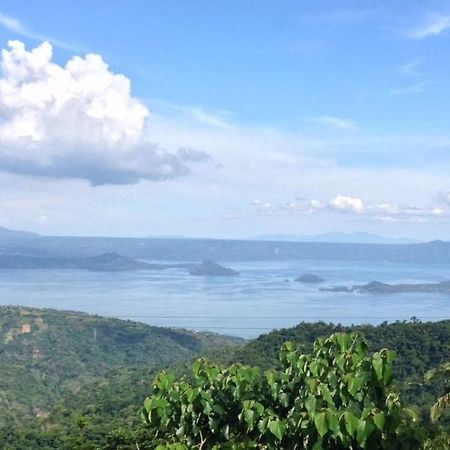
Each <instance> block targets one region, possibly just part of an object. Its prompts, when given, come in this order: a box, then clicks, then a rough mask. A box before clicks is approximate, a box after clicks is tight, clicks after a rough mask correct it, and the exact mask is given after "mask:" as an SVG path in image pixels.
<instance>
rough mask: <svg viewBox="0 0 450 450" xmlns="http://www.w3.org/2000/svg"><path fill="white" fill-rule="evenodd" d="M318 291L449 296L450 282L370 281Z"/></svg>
mask: <svg viewBox="0 0 450 450" xmlns="http://www.w3.org/2000/svg"><path fill="white" fill-rule="evenodd" d="M319 290H320V291H326V292H359V293H369V294H405V293H413V292H414V293H424V294H450V281H441V282H439V283H404V284H387V283H382V282H381V281H371V282H370V283H367V284H361V285H354V286H331V287H324V288H320V289H319Z"/></svg>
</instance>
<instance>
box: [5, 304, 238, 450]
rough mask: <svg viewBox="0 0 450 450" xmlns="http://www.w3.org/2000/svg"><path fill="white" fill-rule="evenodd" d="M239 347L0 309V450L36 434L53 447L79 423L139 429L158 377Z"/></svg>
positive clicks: (80, 317)
mask: <svg viewBox="0 0 450 450" xmlns="http://www.w3.org/2000/svg"><path fill="white" fill-rule="evenodd" d="M239 342H240V341H239V340H238V339H233V338H226V337H222V336H219V335H216V334H212V333H194V332H189V331H185V330H180V329H168V328H157V327H152V326H149V325H146V324H142V323H136V322H131V321H124V320H118V319H108V318H102V317H97V316H91V315H88V314H83V313H75V312H67V311H55V310H49V309H30V308H18V307H0V427H1V429H0V448H4V447H5V445H6V442H8V441H9V442H11V443H12V442H15V441H17V439H18V434H21V435H24V434H26V433H32V434H33V433H35V432H37V430H40V431H42V430H43V431H45V433H47V432H48V433H47V434H48V436H47V437H48V439H49V442H53V440H54V437H55V436H57V435H58V434H59V435H62V434H65V433H66V431H67V432H69V433H70V432H73V431H74V430H75V429H76V427H75V421H76V417H77V416H78V415H83V416H89V417H93V418H94V419H93V424H92V427H91V428H92V429H94V430H95V428H96V424H99V425H100V424H103V425H104V424H105V423H110V421H112V422H114V423H115V424H117V425H123V424H127V423H136V422H137V421H138V419H137V416H136V405H138V404H140V402H141V401H142V399H143V398H144V397H145V395H146V394H147V393H148V391H149V389H150V386H151V383H152V380H153V377H154V374H155V372H156V371H157V370H158V369H162V368H165V367H169V366H173V365H176V364H181V363H183V362H185V361H190V360H192V358H193V357H196V356H198V355H201V354H204V353H205V352H208V351H211V350H214V349H216V348H224V347H227V346H228V345H231V344H233V345H234V344H238V343H239ZM2 431H3V433H2ZM45 433H44V434H45ZM41 437H42V436H41ZM2 438H3V442H2ZM11 445H12V444H11ZM17 445H18V444H17ZM23 445H25V444H23ZM49 445H50V447H48V448H58V445H59V444H55V447H52V446H51V445H53V444H49ZM10 448H24V447H20V446H18V447H15V446H12V447H10ZM36 448H47V447H45V444H44V443H41V446H39V447H36Z"/></svg>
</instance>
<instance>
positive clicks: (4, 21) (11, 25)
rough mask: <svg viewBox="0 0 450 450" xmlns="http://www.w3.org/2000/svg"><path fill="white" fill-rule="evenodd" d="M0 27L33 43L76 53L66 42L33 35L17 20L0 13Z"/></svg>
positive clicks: (37, 34)
mask: <svg viewBox="0 0 450 450" xmlns="http://www.w3.org/2000/svg"><path fill="white" fill-rule="evenodd" d="M0 26H2V27H3V28H6V29H7V30H9V31H12V32H13V33H16V34H18V35H19V36H23V37H27V38H30V39H33V40H35V41H40V42H42V41H49V42H51V43H52V44H53V45H55V46H56V47H60V48H63V49H65V50H71V51H77V48H76V47H74V46H73V45H70V44H67V43H66V42H62V41H60V40H58V39H54V38H51V37H49V36H45V35H42V34H39V33H35V32H33V31H31V30H29V29H28V28H27V27H26V26H25V25H24V24H23V23H22V22H21V21H20V20H19V19H17V18H15V17H11V16H7V15H6V14H3V13H1V12H0Z"/></svg>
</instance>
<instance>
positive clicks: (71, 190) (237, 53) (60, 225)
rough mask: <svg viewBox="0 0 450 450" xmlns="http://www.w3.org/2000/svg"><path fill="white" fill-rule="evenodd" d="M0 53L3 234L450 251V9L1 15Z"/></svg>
mask: <svg viewBox="0 0 450 450" xmlns="http://www.w3.org/2000/svg"><path fill="white" fill-rule="evenodd" d="M10 40H16V41H20V42H21V43H23V44H24V45H25V47H23V46H22V47H21V46H20V45H19V44H17V43H16V44H13V45H12V46H11V45H10V44H8V41H10ZM45 41H49V42H50V43H51V45H52V47H51V48H50V47H47V46H46V44H44V46H42V44H43V42H45ZM0 44H1V48H3V49H5V51H6V52H7V54H4V55H3V74H2V81H1V82H0V170H1V172H0V183H1V185H2V194H1V197H0V206H1V207H2V210H3V211H4V213H3V215H2V217H0V219H1V222H0V225H4V226H9V227H13V228H24V229H30V230H36V231H40V232H42V233H51V234H80V235H133V236H146V235H160V234H182V235H190V236H198V235H200V236H215V237H245V236H252V235H255V234H270V233H274V234H283V233H286V234H311V233H321V232H330V231H346V232H352V231H370V232H377V233H381V234H386V235H389V236H400V235H403V236H409V237H416V238H420V239H433V238H444V239H445V238H447V237H448V234H449V231H450V178H449V176H448V173H449V169H450V151H449V150H450V131H449V127H448V124H449V119H450V117H449V116H450V109H449V108H448V105H449V104H450V86H449V84H450V76H449V75H450V60H449V58H448V52H449V49H450V2H448V1H439V2H437V1H435V2H427V1H416V2H415V1H410V2H408V3H407V4H406V3H405V2H404V1H390V2H378V1H372V2H370V1H368V2H358V1H354V2H352V1H345V2H344V1H317V2H299V1H279V2H278V1H277V2H275V1H263V0H258V1H247V2H242V1H215V2H210V1H191V2H182V1H167V0H164V1H137V0H134V1H132V0H128V1H112V0H111V1H108V2H106V1H98V2H90V1H77V2H74V1H60V2H58V3H55V2H53V1H36V2H32V4H30V3H29V2H21V1H19V2H18V1H8V0H4V1H3V2H2V5H1V7H0ZM40 46H41V47H40ZM37 47H39V48H40V49H41V50H40V51H39V52H36V53H35V56H31V55H32V53H30V52H31V51H32V50H33V49H34V48H37ZM87 54H95V55H99V56H98V57H86V55H87ZM5 55H6V56H5ZM73 58H75V59H73ZM100 58H101V59H100ZM69 60H72V63H69V64H68V65H66V63H67V62H68V61H69ZM5 61H6V62H5ZM8 61H9V62H8ZM106 64H107V65H106ZM86 74H89V76H88V75H86ZM2 83H3V84H2ZM92 83H93V84H92ZM128 88H130V90H128ZM61 98H62V99H63V100H61ZM58 99H59V100H58Z"/></svg>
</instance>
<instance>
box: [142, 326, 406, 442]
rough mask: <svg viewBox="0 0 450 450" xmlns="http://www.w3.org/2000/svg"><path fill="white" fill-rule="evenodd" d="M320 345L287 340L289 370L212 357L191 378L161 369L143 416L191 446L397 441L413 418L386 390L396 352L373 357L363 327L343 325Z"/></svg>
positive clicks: (199, 363)
mask: <svg viewBox="0 0 450 450" xmlns="http://www.w3.org/2000/svg"><path fill="white" fill-rule="evenodd" d="M314 349H315V352H314V353H313V354H310V355H303V354H301V353H300V351H299V349H298V348H297V347H296V346H295V345H294V344H293V343H286V344H285V345H284V346H283V348H282V351H281V353H280V360H281V363H282V367H283V368H282V370H281V371H278V372H277V371H269V372H266V374H264V375H261V373H260V371H259V370H258V369H257V368H252V367H247V366H242V365H233V366H231V367H229V368H225V369H221V368H219V367H217V366H216V365H214V364H211V363H209V362H207V361H205V360H199V361H197V362H196V363H194V366H193V372H194V380H193V382H192V383H188V382H187V381H186V380H184V379H182V380H180V381H178V382H175V381H174V379H173V377H171V376H169V375H167V374H160V375H159V376H158V377H157V379H156V381H155V386H156V389H155V393H154V395H153V397H151V398H149V399H147V400H146V401H145V402H144V410H145V412H146V414H144V418H146V421H147V423H148V424H149V426H150V427H153V429H154V432H155V435H158V436H159V437H162V438H163V439H167V442H180V443H188V445H189V448H193V447H196V446H198V447H200V446H204V445H206V446H207V447H208V448H225V447H222V446H223V445H224V444H226V448H236V449H237V448H280V449H292V448H300V447H299V446H300V445H302V443H305V444H304V446H302V447H301V448H305V449H306V450H312V449H322V450H328V449H332V448H349V447H352V448H366V447H367V448H370V449H384V448H388V443H389V445H391V448H394V447H392V443H393V442H396V440H398V439H399V436H401V435H402V433H404V430H407V426H408V419H407V418H406V415H405V414H403V413H402V411H403V409H402V407H401V404H400V402H399V399H398V396H397V395H394V394H392V393H388V390H387V387H388V385H389V383H390V382H391V378H392V361H393V359H394V355H393V353H392V352H389V351H387V350H382V351H381V352H379V353H375V354H374V355H373V356H372V357H370V356H368V355H367V344H366V342H365V340H364V339H363V338H362V336H361V335H359V334H349V335H346V334H342V333H337V334H335V335H332V336H330V337H329V338H327V339H320V340H318V341H317V342H316V343H315V345H314ZM387 424H389V427H388V426H387ZM246 442H248V443H252V444H251V445H252V446H253V447H245V445H247V444H244V443H246ZM369 443H370V446H369ZM385 444H386V445H385ZM243 445H244V447H243ZM248 445H250V444H248ZM255 446H257V447H255ZM395 448H396V447H395Z"/></svg>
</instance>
